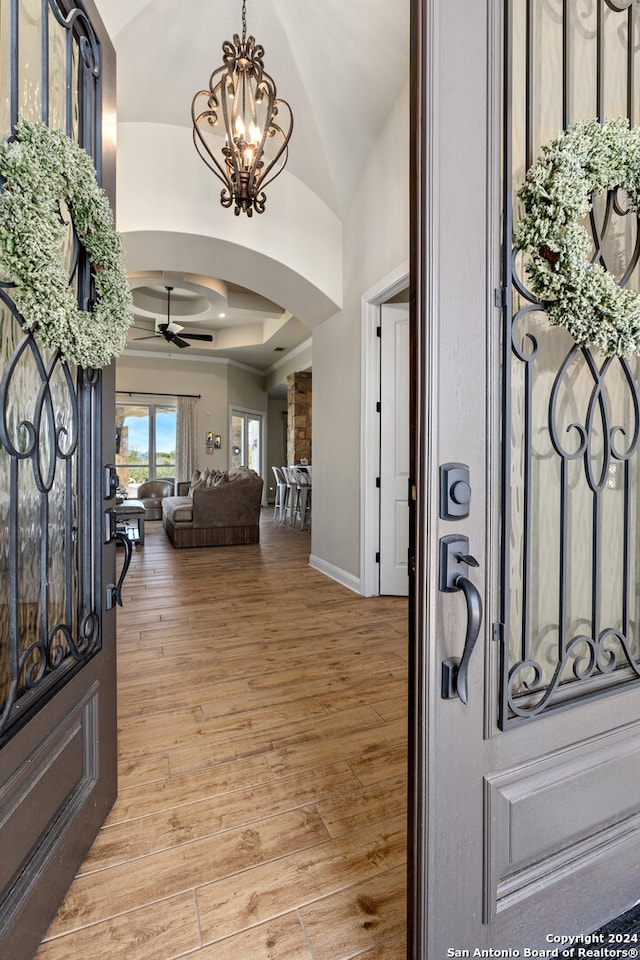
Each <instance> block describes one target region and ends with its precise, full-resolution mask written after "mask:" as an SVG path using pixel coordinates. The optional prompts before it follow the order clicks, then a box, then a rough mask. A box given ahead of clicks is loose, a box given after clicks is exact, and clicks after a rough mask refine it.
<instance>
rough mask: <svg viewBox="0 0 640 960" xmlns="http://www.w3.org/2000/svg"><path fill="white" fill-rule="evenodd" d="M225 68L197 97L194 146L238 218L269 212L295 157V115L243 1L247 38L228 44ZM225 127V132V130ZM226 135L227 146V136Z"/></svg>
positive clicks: (226, 204)
mask: <svg viewBox="0 0 640 960" xmlns="http://www.w3.org/2000/svg"><path fill="white" fill-rule="evenodd" d="M222 54H223V56H222V60H223V64H222V66H221V67H218V68H217V70H214V71H213V73H212V74H211V77H210V78H209V89H208V90H200V91H199V92H198V93H196V95H195V97H194V98H193V103H192V105H191V116H192V118H193V142H194V144H195V147H196V150H197V151H198V153H199V154H200V156H201V157H202V159H203V160H204V162H205V163H206V164H207V166H208V167H209V169H210V170H212V171H213V172H214V173H215V175H216V176H217V177H218V178H219V179H220V180H221V181H222V183H223V184H224V187H223V189H222V191H221V193H220V202H221V204H222V206H223V207H230V206H232V204H235V210H234V213H235V214H236V216H237V215H239V214H240V211H244V213H246V214H247V216H249V217H250V216H252V215H253V211H254V210H255V211H256V213H263V212H264V208H265V204H266V200H267V198H266V194H265V187H266V186H267V185H268V184H269V183H271V182H272V181H273V180H275V178H276V177H277V176H278V175H279V174H280V173H282V171H283V169H284V167H285V164H286V162H287V158H288V153H289V139H290V137H291V131H292V130H293V114H292V113H291V107H290V106H289V104H288V103H287V102H286V100H279V99H278V98H277V91H276V85H275V83H274V81H273V80H272V78H271V77H270V76H269V74H268V73H266V72H265V69H264V64H263V57H264V47H262V46H261V45H260V44H259V43H256V41H255V38H254V37H251V36H250V37H248V38H247V16H246V0H242V39H240V37H239V36H238V34H237V33H236V34H234V36H233V42H231V41H229V40H225V42H224V43H223V44H222ZM223 128H224V129H223ZM223 133H224V142H223V141H222V134H223Z"/></svg>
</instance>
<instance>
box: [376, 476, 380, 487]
mask: <svg viewBox="0 0 640 960" xmlns="http://www.w3.org/2000/svg"><path fill="white" fill-rule="evenodd" d="M376 487H377V488H378V490H379V489H380V477H376Z"/></svg>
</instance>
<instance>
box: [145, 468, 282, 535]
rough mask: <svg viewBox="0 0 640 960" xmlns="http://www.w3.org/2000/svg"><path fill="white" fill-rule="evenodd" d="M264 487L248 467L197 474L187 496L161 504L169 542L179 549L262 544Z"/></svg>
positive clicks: (168, 498)
mask: <svg viewBox="0 0 640 960" xmlns="http://www.w3.org/2000/svg"><path fill="white" fill-rule="evenodd" d="M262 487H263V480H262V477H260V476H259V475H258V474H257V473H256V472H255V471H254V470H249V469H247V468H246V467H240V468H239V469H238V470H232V471H229V472H228V473H227V471H226V470H223V471H204V473H202V474H200V473H196V474H194V476H193V478H192V480H191V484H190V487H189V491H188V493H187V495H186V496H179V497H165V498H164V499H163V501H162V524H163V526H164V529H165V531H166V534H167V536H168V537H169V540H170V541H171V543H172V544H173V546H174V547H176V548H181V547H224V546H232V545H234V544H242V543H259V541H260V507H261V504H262ZM180 488H182V484H180V485H179V489H180Z"/></svg>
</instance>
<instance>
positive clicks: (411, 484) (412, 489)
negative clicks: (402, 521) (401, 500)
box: [407, 477, 418, 506]
mask: <svg viewBox="0 0 640 960" xmlns="http://www.w3.org/2000/svg"><path fill="white" fill-rule="evenodd" d="M407 486H408V492H407V501H408V503H409V506H411V504H412V503H415V502H416V500H417V499H418V491H417V489H416V482H415V480H414V479H413V477H409V479H408V483H407Z"/></svg>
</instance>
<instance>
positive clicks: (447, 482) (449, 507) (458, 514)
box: [440, 463, 471, 520]
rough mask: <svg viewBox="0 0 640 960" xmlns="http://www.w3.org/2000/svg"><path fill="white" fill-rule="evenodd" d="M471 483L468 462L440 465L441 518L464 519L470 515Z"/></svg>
mask: <svg viewBox="0 0 640 960" xmlns="http://www.w3.org/2000/svg"><path fill="white" fill-rule="evenodd" d="M470 500H471V484H470V483H469V467H468V466H467V465H466V463H443V464H441V465H440V519H441V520H464V519H465V518H466V517H468V516H469V501H470Z"/></svg>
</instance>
